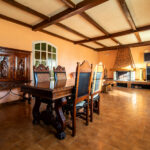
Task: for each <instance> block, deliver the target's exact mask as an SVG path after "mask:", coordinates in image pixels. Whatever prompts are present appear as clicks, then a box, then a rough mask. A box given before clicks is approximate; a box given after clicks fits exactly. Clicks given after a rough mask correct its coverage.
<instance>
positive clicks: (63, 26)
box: [55, 23, 89, 39]
mask: <svg viewBox="0 0 150 150" xmlns="http://www.w3.org/2000/svg"><path fill="white" fill-rule="evenodd" d="M55 25H56V26H58V27H60V28H62V29H65V30H66V31H69V32H71V33H74V34H76V35H78V36H81V37H83V38H85V39H89V38H88V37H87V36H85V35H83V34H81V33H79V32H77V31H75V30H73V29H71V28H69V27H67V26H65V25H63V24H62V23H56V24H55Z"/></svg>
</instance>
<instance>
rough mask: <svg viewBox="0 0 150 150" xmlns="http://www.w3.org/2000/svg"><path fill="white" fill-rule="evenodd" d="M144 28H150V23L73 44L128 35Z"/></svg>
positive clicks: (144, 29)
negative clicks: (134, 28)
mask: <svg viewBox="0 0 150 150" xmlns="http://www.w3.org/2000/svg"><path fill="white" fill-rule="evenodd" d="M146 30H150V25H147V26H144V27H139V28H136V30H133V29H131V30H126V31H121V32H117V33H113V34H110V35H104V36H98V37H94V38H90V39H88V40H80V41H76V42H74V43H75V44H80V43H86V42H92V41H97V40H103V39H108V38H111V37H118V36H123V35H128V34H131V33H136V32H142V31H146Z"/></svg>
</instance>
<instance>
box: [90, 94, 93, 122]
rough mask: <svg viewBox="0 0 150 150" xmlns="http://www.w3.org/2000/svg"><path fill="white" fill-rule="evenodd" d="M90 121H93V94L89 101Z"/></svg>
mask: <svg viewBox="0 0 150 150" xmlns="http://www.w3.org/2000/svg"><path fill="white" fill-rule="evenodd" d="M90 121H91V122H93V96H91V103H90Z"/></svg>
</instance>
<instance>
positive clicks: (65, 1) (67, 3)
mask: <svg viewBox="0 0 150 150" xmlns="http://www.w3.org/2000/svg"><path fill="white" fill-rule="evenodd" d="M61 1H62V2H63V3H64V4H66V6H68V7H70V8H75V7H76V5H75V4H74V3H73V2H72V1H71V0H61Z"/></svg>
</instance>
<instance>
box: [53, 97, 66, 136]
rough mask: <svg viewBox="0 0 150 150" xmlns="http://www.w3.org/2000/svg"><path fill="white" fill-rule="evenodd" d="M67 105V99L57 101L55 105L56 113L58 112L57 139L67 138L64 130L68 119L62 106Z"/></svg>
mask: <svg viewBox="0 0 150 150" xmlns="http://www.w3.org/2000/svg"><path fill="white" fill-rule="evenodd" d="M66 103H67V99H66V98H65V97H64V98H61V99H59V100H57V101H56V103H55V111H56V115H57V116H56V126H55V128H56V130H57V137H58V138H59V139H64V138H65V137H66V134H65V132H64V129H65V127H66V118H65V116H64V114H63V110H62V106H63V105H65V104H66Z"/></svg>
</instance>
